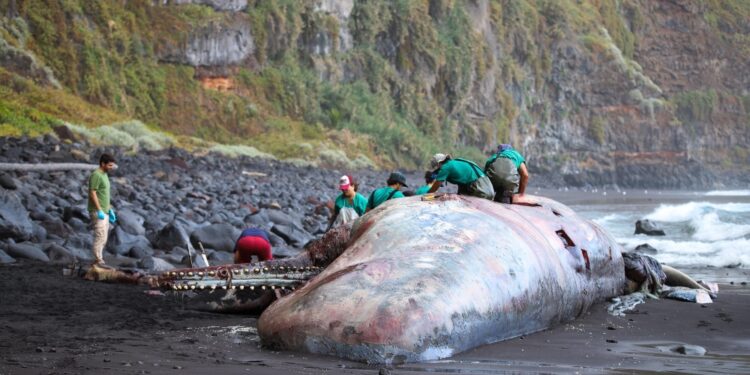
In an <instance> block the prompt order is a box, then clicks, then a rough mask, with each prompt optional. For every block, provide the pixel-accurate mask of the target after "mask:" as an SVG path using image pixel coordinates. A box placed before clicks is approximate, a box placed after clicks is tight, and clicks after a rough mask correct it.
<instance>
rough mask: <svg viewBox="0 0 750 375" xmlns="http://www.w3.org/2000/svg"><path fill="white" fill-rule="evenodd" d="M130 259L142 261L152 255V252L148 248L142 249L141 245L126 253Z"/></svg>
mask: <svg viewBox="0 0 750 375" xmlns="http://www.w3.org/2000/svg"><path fill="white" fill-rule="evenodd" d="M127 255H128V256H129V257H131V258H135V259H142V258H144V257H146V256H149V255H154V251H153V250H152V249H151V248H149V247H144V246H141V245H136V246H133V247H132V248H131V249H130V251H128V254H127Z"/></svg>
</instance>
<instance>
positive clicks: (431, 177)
mask: <svg viewBox="0 0 750 375" xmlns="http://www.w3.org/2000/svg"><path fill="white" fill-rule="evenodd" d="M433 181H435V172H433V171H426V172H425V173H424V182H425V184H426V185H424V186H420V187H418V188H417V190H416V191H415V192H414V194H415V195H424V194H427V192H428V191H430V188H431V187H432V182H433Z"/></svg>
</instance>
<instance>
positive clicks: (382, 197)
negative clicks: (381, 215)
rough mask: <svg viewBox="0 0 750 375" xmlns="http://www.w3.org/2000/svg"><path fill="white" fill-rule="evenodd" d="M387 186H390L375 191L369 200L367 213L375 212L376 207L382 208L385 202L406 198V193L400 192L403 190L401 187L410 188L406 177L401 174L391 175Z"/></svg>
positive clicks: (394, 173)
mask: <svg viewBox="0 0 750 375" xmlns="http://www.w3.org/2000/svg"><path fill="white" fill-rule="evenodd" d="M386 184H388V186H386V187H382V188H380V189H375V191H373V192H372V194H370V198H369V199H368V200H367V211H370V210H374V209H375V207H377V206H380V205H381V204H383V202H385V201H388V200H391V199H395V198H404V193H402V192H400V191H399V190H401V187H409V186H408V185H406V177H405V176H404V175H403V174H401V173H399V172H393V173H391V175H390V176H388V181H386Z"/></svg>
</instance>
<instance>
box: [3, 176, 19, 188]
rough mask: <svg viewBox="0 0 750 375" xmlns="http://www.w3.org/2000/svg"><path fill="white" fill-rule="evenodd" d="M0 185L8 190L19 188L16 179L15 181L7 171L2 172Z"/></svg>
mask: <svg viewBox="0 0 750 375" xmlns="http://www.w3.org/2000/svg"><path fill="white" fill-rule="evenodd" d="M0 186H2V187H3V188H5V189H7V190H16V189H18V185H16V181H14V180H13V178H12V177H10V176H8V175H7V174H5V173H3V174H0Z"/></svg>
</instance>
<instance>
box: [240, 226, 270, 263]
mask: <svg viewBox="0 0 750 375" xmlns="http://www.w3.org/2000/svg"><path fill="white" fill-rule="evenodd" d="M253 255H255V256H256V257H258V261H259V262H262V261H265V260H271V259H273V253H272V251H271V242H269V241H268V233H266V231H265V230H263V229H260V228H247V229H245V230H243V231H242V234H240V238H238V239H237V242H236V243H235V245H234V263H235V264H239V263H251V262H252V261H253Z"/></svg>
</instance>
